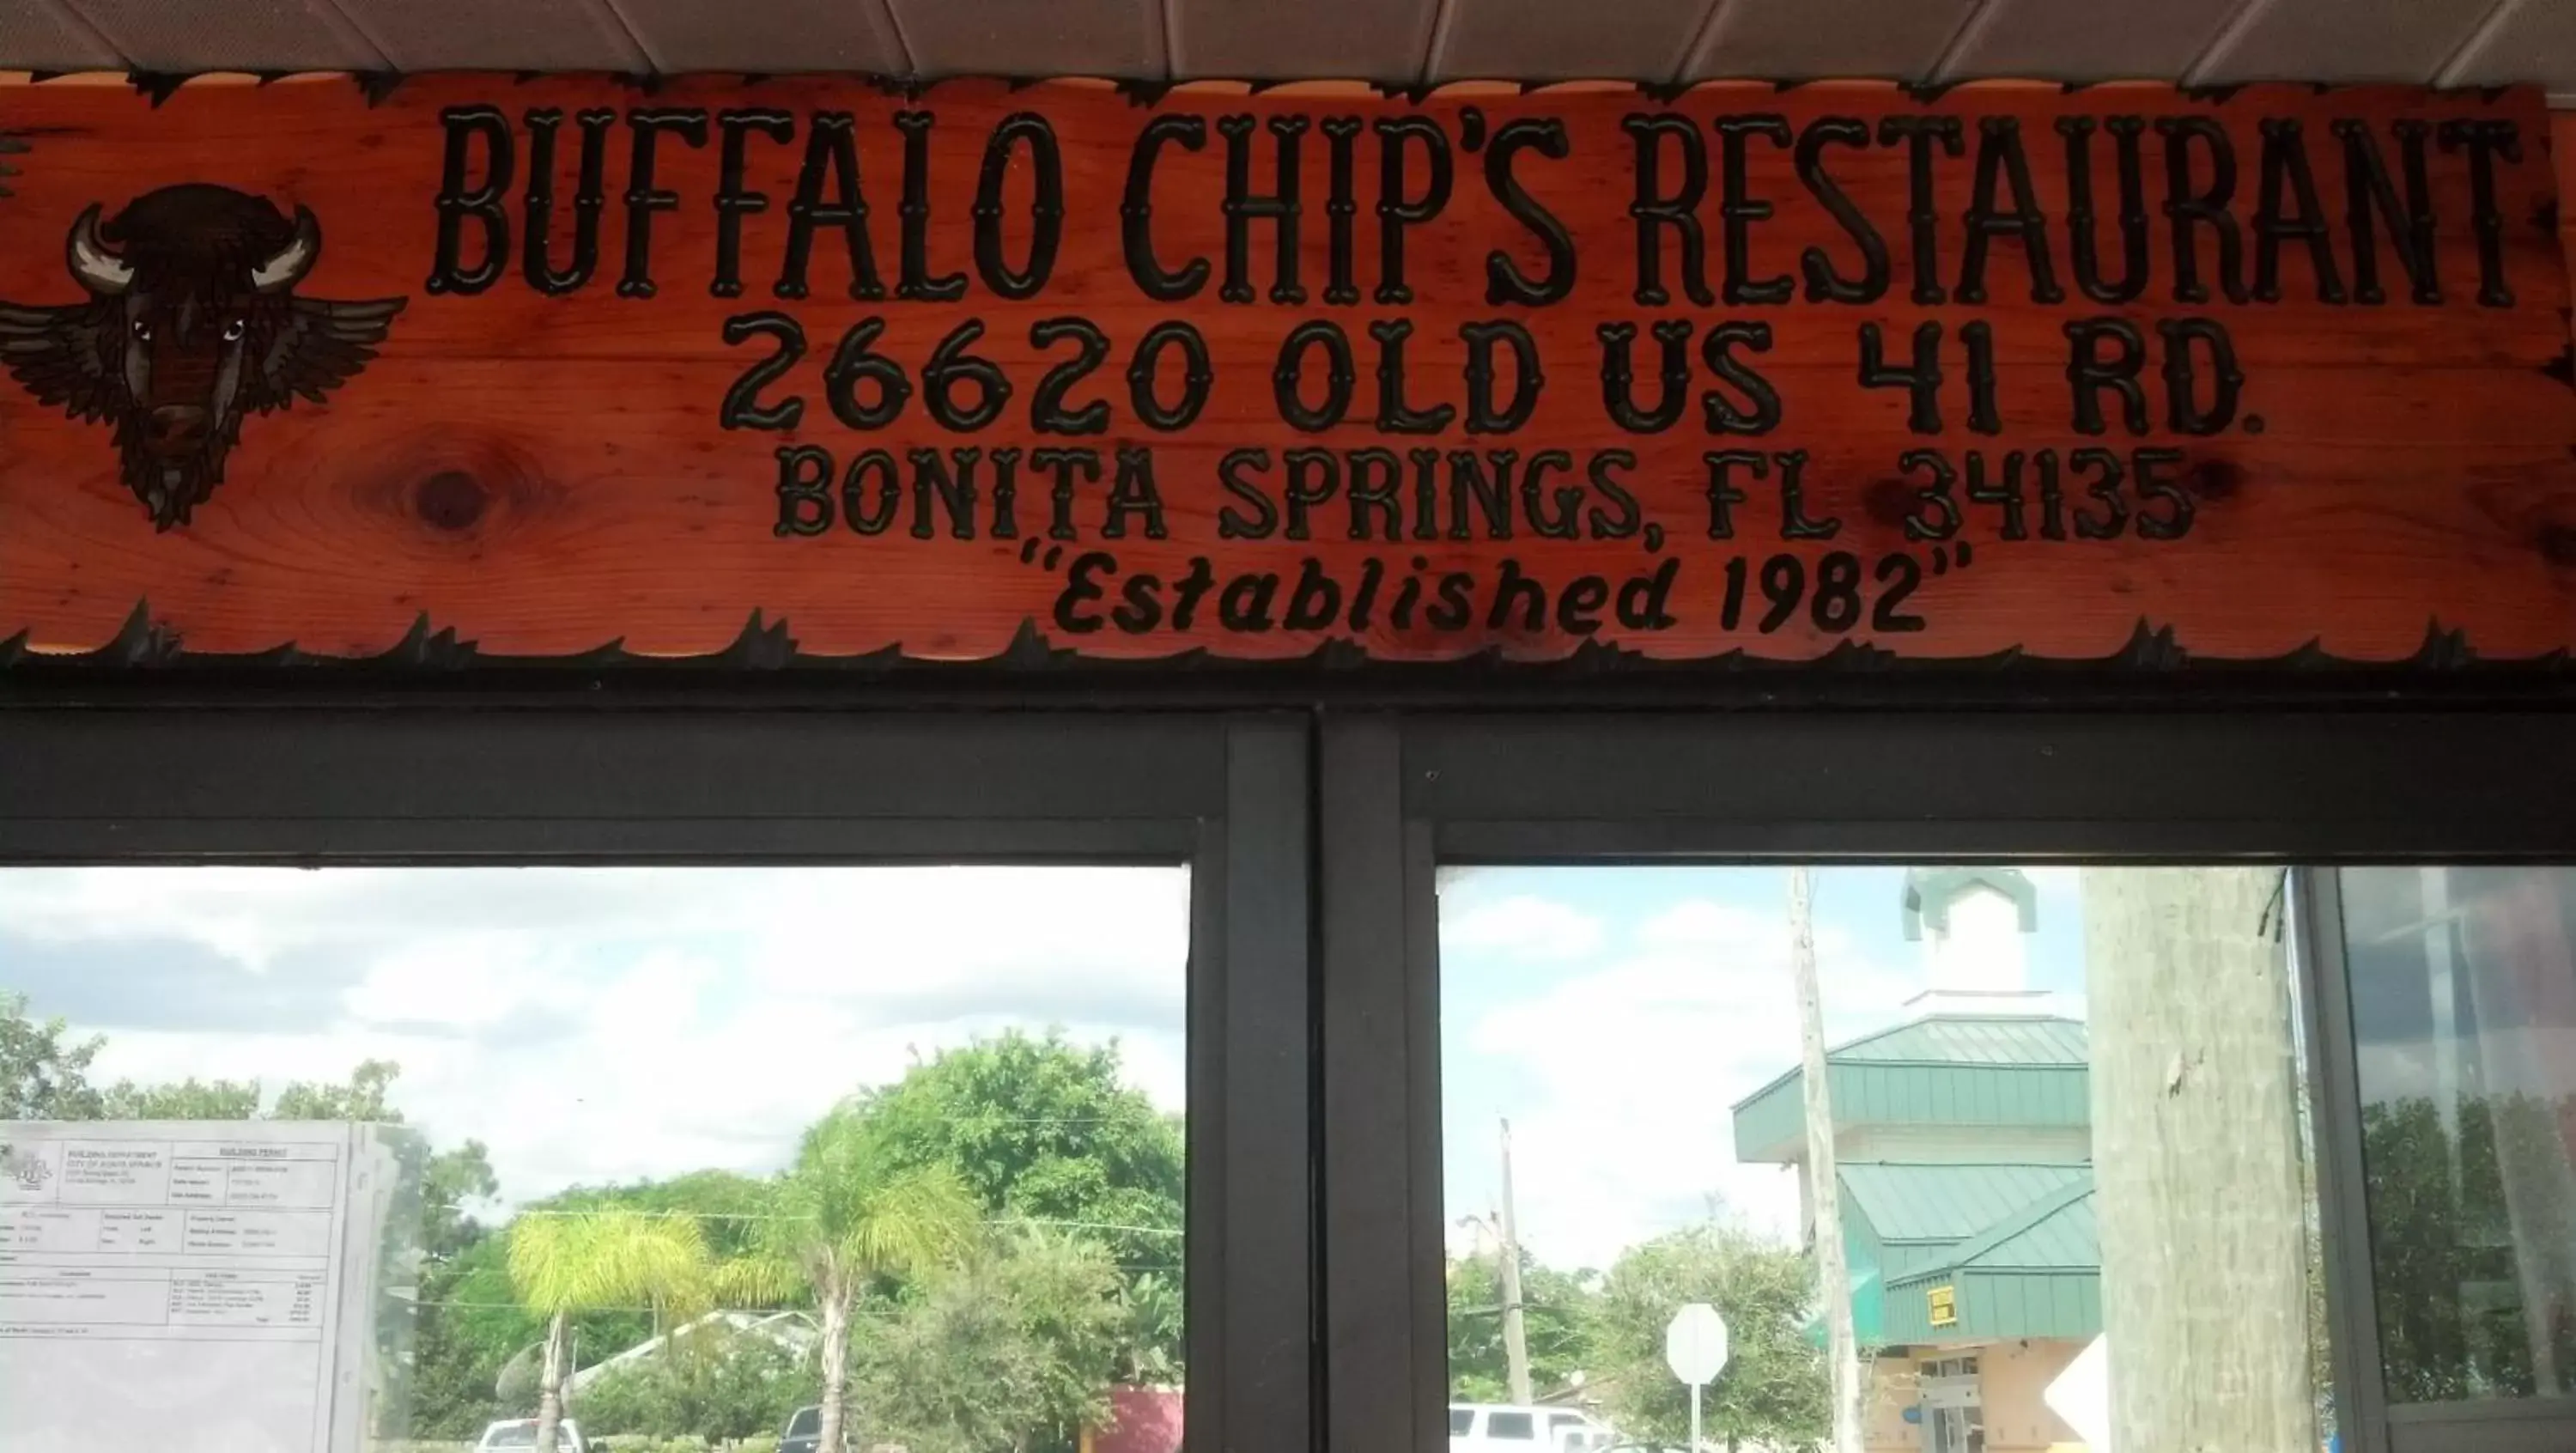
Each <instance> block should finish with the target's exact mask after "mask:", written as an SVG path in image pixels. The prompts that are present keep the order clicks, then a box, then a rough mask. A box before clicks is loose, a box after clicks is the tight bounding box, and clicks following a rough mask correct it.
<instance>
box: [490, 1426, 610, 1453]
mask: <svg viewBox="0 0 2576 1453" xmlns="http://www.w3.org/2000/svg"><path fill="white" fill-rule="evenodd" d="M535 1446H537V1420H536V1419H534V1418H504V1419H502V1420H501V1421H500V1422H497V1423H494V1424H493V1425H492V1426H490V1427H488V1428H485V1429H484V1430H483V1436H482V1437H481V1438H480V1439H478V1440H476V1442H475V1444H474V1453H495V1450H508V1449H516V1448H534V1447H535ZM555 1453H590V1444H589V1442H588V1441H587V1440H586V1439H584V1438H583V1437H582V1436H581V1424H579V1423H577V1422H574V1421H573V1420H572V1419H570V1418H566V1419H564V1420H563V1421H562V1422H560V1423H558V1424H556V1425H555Z"/></svg>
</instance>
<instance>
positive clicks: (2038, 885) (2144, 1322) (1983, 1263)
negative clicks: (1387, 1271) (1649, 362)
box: [1322, 714, 2576, 1453]
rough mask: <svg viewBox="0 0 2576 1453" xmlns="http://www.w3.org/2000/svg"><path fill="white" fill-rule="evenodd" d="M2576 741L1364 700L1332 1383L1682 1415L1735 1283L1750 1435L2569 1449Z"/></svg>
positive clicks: (1346, 873) (1622, 1440) (1729, 1435)
mask: <svg viewBox="0 0 2576 1453" xmlns="http://www.w3.org/2000/svg"><path fill="white" fill-rule="evenodd" d="M2329 727H2330V729H2329ZM2556 736H2557V731H2556V728H2555V727H2554V725H2553V724H2551V723H2549V722H2547V721H2546V720H2545V719H2540V720H2520V721H2518V720H2516V719H2512V718H2490V719H2486V720H2483V721H2472V720H2471V719H2467V718H2456V719H2449V720H2435V719H2424V718H2414V719H2409V718H2402V717H2383V718H2346V719H2340V720H2336V721H2334V722H2332V723H2331V724H2329V723H2327V722H2325V721H2323V720H2309V721H2301V720H2298V719H2295V718H2278V717H2258V716H2247V717H2243V718H2239V719H2235V720H2222V719H2213V718H2203V717H2195V716H2189V715H2183V714H2174V715H2168V716H2161V717H2153V718H2133V719H2129V720H2125V721H2112V720H2108V719H2103V718H2060V719H2048V718H2041V717H2001V716H1993V717H1983V718H1952V719H1946V720H1945V719H1933V718H1923V717H1914V718H1907V719H1904V720H1902V721H1896V720H1882V721H1879V722H1875V723H1873V722H1871V721H1868V720H1866V719H1862V718H1857V717H1848V716H1846V717H1838V718H1837V717H1795V716H1787V715H1783V716H1777V717H1742V718H1733V719H1701V720H1682V719H1675V718H1629V719H1625V720H1619V721H1610V720H1598V721H1592V720H1578V719H1568V718H1558V719H1551V720H1543V721H1542V720H1531V719H1517V720H1514V719H1500V718H1487V719H1479V720H1466V719H1459V720H1454V721H1437V722H1423V721H1416V722H1410V723H1396V722H1360V723H1350V724H1345V725H1343V726H1342V727H1341V728H1340V729H1339V730H1338V731H1328V734H1327V737H1326V743H1325V750H1324V753H1323V757H1322V761H1323V763H1324V772H1325V804H1326V811H1325V815H1324V818H1323V833H1324V843H1325V847H1326V852H1325V873H1326V882H1325V894H1326V897H1325V903H1326V926H1327V931H1326V935H1325V939H1324V945H1325V964H1324V978H1323V985H1324V1022H1325V1050H1324V1053H1325V1065H1326V1082H1327V1087H1328V1093H1329V1092H1330V1091H1331V1090H1332V1089H1333V1088H1336V1087H1339V1086H1340V1085H1341V1082H1342V1081H1343V1080H1344V1079H1345V1078H1357V1079H1364V1080H1366V1081H1367V1082H1368V1083H1367V1088H1366V1089H1356V1088H1355V1089H1351V1090H1350V1093H1351V1094H1352V1096H1353V1097H1354V1099H1356V1098H1359V1097H1360V1096H1361V1095H1363V1094H1366V1093H1371V1092H1373V1093H1375V1094H1377V1095H1381V1096H1385V1097H1387V1100H1388V1102H1389V1103H1400V1104H1402V1105H1403V1106H1404V1107H1405V1114H1404V1118H1403V1121H1402V1123H1398V1124H1387V1123H1384V1121H1385V1119H1386V1118H1387V1117H1380V1119H1379V1121H1378V1122H1377V1123H1371V1124H1369V1125H1366V1126H1362V1127H1356V1128H1354V1127H1352V1126H1350V1125H1348V1124H1346V1122H1345V1121H1344V1120H1342V1119H1341V1118H1339V1117H1334V1116H1328V1118H1327V1120H1326V1137H1327V1138H1326V1160H1325V1166H1326V1170H1325V1188H1326V1196H1325V1216H1326V1224H1327V1226H1328V1228H1347V1229H1346V1231H1345V1234H1344V1237H1343V1239H1341V1240H1339V1241H1335V1242H1332V1243H1330V1244H1329V1259H1328V1280H1327V1284H1326V1297H1327V1302H1326V1306H1327V1324H1328V1333H1327V1369H1326V1372H1327V1386H1328V1404H1327V1407H1328V1413H1327V1416H1328V1420H1329V1426H1330V1427H1331V1428H1332V1430H1333V1431H1334V1433H1335V1435H1336V1436H1337V1437H1338V1438H1340V1439H1342V1440H1345V1441H1347V1442H1348V1443H1349V1445H1350V1446H1354V1447H1362V1448H1372V1449H1373V1448H1381V1447H1383V1448H1387V1449H1393V1448H1396V1447H1399V1446H1411V1447H1415V1448H1419V1447H1425V1446H1429V1439H1428V1438H1427V1437H1425V1436H1423V1431H1424V1430H1425V1429H1426V1428H1436V1427H1437V1426H1438V1424H1437V1423H1436V1422H1435V1421H1433V1420H1434V1418H1436V1416H1437V1414H1438V1413H1439V1411H1440V1410H1441V1408H1442V1407H1443V1406H1444V1404H1445V1405H1446V1406H1447V1407H1448V1408H1449V1409H1450V1410H1451V1417H1452V1422H1453V1425H1454V1422H1455V1418H1456V1414H1457V1412H1458V1410H1461V1409H1474V1410H1480V1413H1481V1415H1482V1416H1483V1417H1484V1418H1485V1420H1486V1421H1487V1422H1490V1420H1491V1417H1492V1415H1493V1411H1494V1410H1500V1409H1515V1410H1517V1409H1536V1410H1541V1411H1542V1413H1543V1414H1545V1413H1551V1412H1553V1411H1556V1410H1564V1411H1566V1412H1569V1413H1572V1414H1575V1415H1578V1416H1581V1417H1583V1418H1585V1419H1587V1420H1589V1421H1590V1422H1591V1423H1593V1424H1597V1425H1598V1426H1601V1427H1603V1428H1605V1429H1607V1430H1608V1434H1609V1438H1610V1442H1611V1444H1612V1446H1619V1447H1635V1448H1639V1449H1683V1448H1686V1447H1688V1446H1689V1443H1690V1437H1691V1429H1692V1407H1691V1405H1692V1401H1693V1400H1692V1398H1691V1396H1690V1390H1689V1388H1688V1387H1687V1386H1686V1385H1685V1384H1684V1383H1683V1382H1682V1381H1681V1380H1680V1379H1679V1377H1677V1375H1676V1374H1675V1372H1674V1371H1673V1364H1672V1363H1671V1361H1670V1360H1669V1356H1668V1354H1669V1349H1668V1345H1667V1338H1668V1335H1669V1331H1670V1328H1671V1327H1672V1326H1673V1324H1674V1322H1675V1319H1676V1317H1677V1315H1678V1314H1679V1313H1680V1312H1681V1311H1682V1309H1683V1308H1684V1307H1687V1306H1689V1305H1691V1304H1693V1303H1706V1304H1708V1305H1710V1306H1711V1307H1713V1308H1715V1309H1716V1310H1717V1311H1718V1312H1719V1313H1720V1314H1721V1316H1722V1317H1723V1319H1724V1321H1725V1323H1726V1325H1727V1327H1728V1331H1729V1334H1730V1338H1729V1351H1730V1356H1729V1358H1728V1360H1727V1361H1726V1363H1725V1365H1724V1368H1723V1370H1722V1371H1720V1372H1719V1373H1718V1375H1717V1376H1716V1377H1715V1378H1714V1379H1712V1380H1711V1381H1709V1382H1708V1383H1707V1384H1706V1385H1705V1386H1703V1388H1702V1389H1701V1394H1700V1397H1699V1399H1698V1401H1699V1403H1700V1412H1699V1418H1700V1438H1701V1446H1702V1447H1704V1448H1710V1449H1739V1448H1746V1447H1759V1448H1770V1447H1805V1446H1830V1440H1831V1438H1832V1436H1833V1433H1834V1430H1835V1429H1836V1427H1837V1425H1838V1424H1840V1425H1845V1426H1849V1427H1851V1428H1852V1429H1854V1431H1855V1432H1856V1434H1857V1439H1858V1442H1859V1444H1860V1446H1862V1447H1865V1448H1867V1449H1870V1450H1873V1453H1876V1450H1886V1453H1897V1450H1908V1453H1911V1450H1922V1453H1948V1450H1954V1449H1968V1448H1979V1449H1982V1448H1987V1447H1993V1448H1998V1449H2001V1448H2033V1449H2072V1448H2079V1447H2093V1448H2097V1449H2098V1448H2101V1447H2103V1446H2105V1445H2106V1444H2108V1445H2110V1446H2117V1447H2120V1448H2139V1447H2145V1448H2155V1447H2192V1446H2208V1447H2220V1446H2224V1447H2231V1448H2247V1449H2266V1450H2271V1449H2278V1450H2282V1453H2297V1450H2306V1449H2331V1450H2338V1453H2340V1450H2351V1449H2363V1450H2412V1449H2433V1448H2445V1449H2447V1448H2468V1447H2477V1448H2481V1449H2485V1448H2514V1449H2526V1448H2527V1449H2534V1450H2537V1449H2540V1448H2556V1447H2563V1446H2568V1439H2569V1437H2570V1435H2571V1432H2576V1403H2571V1402H2570V1401H2569V1400H2568V1399H2567V1398H2566V1396H2565V1383H2564V1381H2563V1378H2564V1369H2565V1368H2566V1367H2567V1366H2569V1365H2570V1363H2569V1362H2568V1360H2567V1358H2568V1354H2569V1353H2570V1352H2571V1351H2576V1344H2570V1343H2569V1342H2568V1340H2567V1336H2568V1332H2569V1329H2570V1328H2571V1327H2576V1321H2571V1309H2576V1291H2571V1284H2570V1282H2569V1280H2568V1277H2567V1275H2566V1271H2567V1266H2568V1257H2569V1256H2570V1255H2571V1254H2576V1230H2572V1229H2571V1227H2576V1223H2570V1222H2568V1221H2567V1220H2566V1218H2565V1216H2564V1215H2563V1214H2562V1213H2563V1212H2564V1210H2565V1206H2563V1205H2561V1204H2560V1203H2561V1202H2566V1203H2567V1204H2576V1200H2570V1198H2569V1197H2567V1196H2564V1195H2561V1194H2560V1192H2561V1190H2562V1189H2563V1186H2562V1184H2561V1183H2562V1182H2565V1181H2566V1180H2567V1168H2568V1166H2569V1165H2570V1164H2571V1163H2572V1162H2571V1158H2570V1152H2569V1146H2571V1145H2576V1134H2571V1133H2569V1130H2568V1127H2569V1126H2570V1125H2576V1110H2571V1108H2570V1107H2571V1105H2576V1101H2571V1100H2570V1098H2569V1094H2568V1092H2569V1090H2570V1088H2571V1087H2570V1085H2569V1084H2567V1083H2563V1081H2564V1080H2565V1076H2564V1075H2561V1074H2558V1073H2557V1072H2556V1069H2555V1067H2556V1066H2559V1065H2560V1064H2561V1063H2562V1062H2563V1061H2565V1060H2566V1059H2567V1058H2568V1056H2567V1054H2566V1053H2564V1052H2563V1051H2564V1050H2566V1049H2567V1048H2568V1046H2567V1045H2565V1044H2562V1043H2561V1041H2562V1040H2565V1039H2566V1038H2567V1037H2568V1036H2569V1035H2570V1034H2571V1033H2576V1012H2571V1006H2576V960H2571V958H2570V956H2569V954H2568V951H2567V949H2566V944H2567V943H2568V942H2570V941H2576V933H2571V931H2570V927H2571V920H2570V917H2569V914H2570V911H2571V910H2570V903H2571V900H2576V895H2571V893H2570V892H2569V883H2570V875H2569V874H2568V873H2567V872H2566V871H2564V870H2563V869H2560V868H2557V867H2554V866H2552V865H2553V864H2554V863H2567V862H2576V824H2571V823H2570V822H2569V820H2568V819H2567V817H2566V815H2565V814H2564V812H2563V810H2562V809H2563V804H2564V803H2565V802H2566V801H2569V800H2576V796H2571V795H2570V789H2571V788H2576V769H2571V767H2570V765H2569V764H2568V763H2567V762H2566V761H2565V760H2564V757H2565V754H2564V753H2563V751H2559V750H2557V749H2556V748H2554V747H2551V746H2547V745H2545V743H2547V742H2552V741H2554V740H2555V738H2556ZM2507 763H2510V764H2511V765H2510V766H2509V767H2508V766H2506V765H2505V764H2507ZM1337 773H1339V774H1342V776H1343V777H1346V778H1347V779H1348V781H1347V782H1346V783H1345V782H1343V781H1342V779H1341V778H1337V776H1336V774H1337ZM2535 776H2536V777H2538V778H2540V779H2543V780H2541V781H2539V782H2537V783H2536V784H2535V783H2534V781H2533V780H2532V779H2533V778H2534V777H2535ZM1369 781H1373V782H1375V783H1376V784H1377V786H1376V790H1374V791H1368V790H1364V789H1363V788H1362V787H1361V786H1360V785H1358V784H1360V783H1362V782H1369ZM1337 789H1338V790H1337ZM2471 804H2474V806H2472V805H2471ZM1372 843H1373V844H1376V845H1377V846H1376V848H1375V852H1374V855H1371V854H1370V853H1369V852H1368V851H1367V849H1366V845H1368V844H1372ZM1344 855H1348V856H1349V857H1350V858H1351V859H1352V860H1353V861H1352V863H1351V864H1350V865H1349V866H1346V867H1344V866H1337V859H1338V858H1341V857H1343V856H1344ZM2396 862H2402V863H2405V864H2407V866H2404V867H2391V866H2378V864H2387V863H2396ZM1343 895H1355V898H1356V901H1350V899H1348V898H1346V897H1345V896H1343ZM1372 924H1374V925H1376V928H1375V931H1374V932H1372V931H1371V925H1372ZM1389 944H1392V945H1395V947H1394V948H1392V949H1390V948H1387V947H1385V945H1389ZM1389 1222H1400V1224H1401V1228H1402V1229H1401V1233H1400V1237H1398V1236H1389V1237H1387V1238H1386V1240H1385V1241H1384V1242H1383V1243H1381V1242H1380V1241H1379V1240H1378V1239H1377V1237H1376V1236H1375V1235H1373V1234H1372V1233H1375V1232H1378V1231H1379V1230H1380V1229H1381V1228H1383V1227H1386V1226H1387V1225H1388V1224H1389ZM1399 1240H1400V1242H1401V1246H1402V1253H1401V1255H1402V1259H1403V1263H1404V1265H1405V1266H1406V1267H1407V1268H1408V1269H1409V1270H1410V1272H1411V1279H1410V1281H1409V1282H1408V1283H1407V1284H1406V1285H1404V1286H1401V1287H1393V1286H1388V1285H1385V1284H1382V1283H1380V1282H1378V1281H1377V1280H1376V1279H1375V1273H1376V1271H1377V1270H1378V1268H1379V1266H1380V1265H1381V1263H1380V1261H1379V1260H1378V1258H1379V1257H1381V1256H1383V1257H1384V1258H1386V1259H1387V1260H1388V1261H1392V1260H1394V1259H1395V1258H1396V1256H1397V1255H1398V1253H1397V1251H1396V1250H1395V1249H1394V1248H1395V1246H1396V1244H1397V1242H1398V1241H1399ZM1382 1245H1383V1247H1384V1248H1385V1249H1383V1250H1381V1246H1382ZM1355 1258H1358V1259H1361V1260H1362V1264H1363V1266H1364V1267H1365V1268H1366V1270H1365V1271H1364V1272H1362V1273H1361V1274H1360V1275H1359V1277H1358V1278H1357V1279H1354V1278H1351V1277H1346V1276H1345V1275H1343V1274H1342V1272H1341V1271H1340V1268H1341V1267H1343V1266H1345V1265H1346V1264H1348V1263H1349V1262H1351V1261H1352V1260H1354V1259H1355ZM1362 1323H1366V1324H1368V1325H1369V1326H1370V1327H1372V1328H1375V1329H1386V1328H1395V1329H1400V1330H1398V1331H1386V1330H1375V1331H1371V1332H1368V1333H1366V1334H1365V1345H1366V1352H1365V1353H1364V1354H1357V1353H1355V1354H1353V1355H1343V1342H1342V1338H1343V1337H1344V1336H1345V1335H1348V1336H1351V1337H1362V1336H1363V1335H1364V1334H1363V1332H1362V1326H1361V1324H1362ZM1390 1369H1393V1370H1394V1371H1392V1372H1391V1371H1390ZM1389 1425H1393V1426H1395V1427H1397V1428H1399V1429H1400V1430H1406V1431H1400V1432H1398V1433H1397V1434H1396V1435H1394V1436H1392V1437H1389V1436H1386V1435H1385V1434H1383V1433H1382V1432H1381V1431H1380V1429H1382V1428H1384V1427H1386V1426H1389ZM1452 1446H1453V1448H1459V1447H1461V1444H1460V1443H1459V1442H1458V1440H1455V1439H1453V1441H1452Z"/></svg>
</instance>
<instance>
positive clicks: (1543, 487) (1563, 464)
mask: <svg viewBox="0 0 2576 1453" xmlns="http://www.w3.org/2000/svg"><path fill="white" fill-rule="evenodd" d="M1573 467H1574V456H1573V455H1572V454H1569V453H1567V452H1566V451H1565V450H1562V449H1542V450H1540V451H1538V452H1537V453H1536V454H1533V455H1531V456H1530V460H1529V468H1527V469H1525V470H1522V471H1521V518H1523V519H1525V520H1528V521H1529V527H1530V529H1531V530H1532V531H1534V532H1536V533H1537V534H1539V535H1542V536H1544V537H1546V538H1547V539H1550V540H1572V539H1576V538H1579V537H1580V536H1581V535H1582V533H1583V491H1582V490H1581V489H1580V488H1578V487H1576V486H1574V485H1570V484H1568V485H1559V486H1556V487H1555V488H1554V489H1552V490H1551V489H1550V488H1549V486H1548V483H1547V477H1548V476H1549V475H1550V474H1554V473H1563V472H1564V471H1566V470H1570V469H1572V468H1573ZM1551 501H1552V502H1553V503H1554V506H1555V507H1554V508H1553V509H1551V508H1549V505H1550V502H1551Z"/></svg>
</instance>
